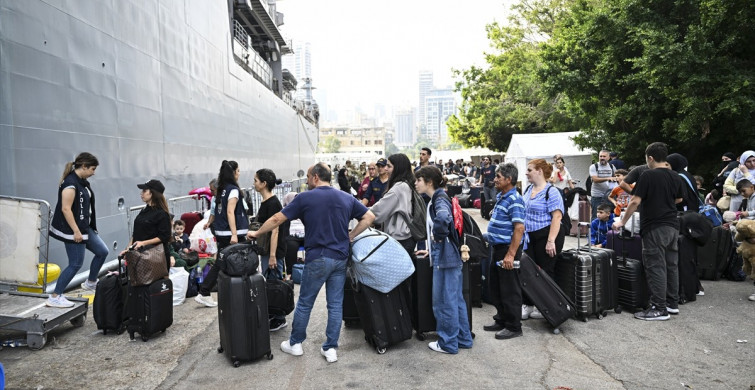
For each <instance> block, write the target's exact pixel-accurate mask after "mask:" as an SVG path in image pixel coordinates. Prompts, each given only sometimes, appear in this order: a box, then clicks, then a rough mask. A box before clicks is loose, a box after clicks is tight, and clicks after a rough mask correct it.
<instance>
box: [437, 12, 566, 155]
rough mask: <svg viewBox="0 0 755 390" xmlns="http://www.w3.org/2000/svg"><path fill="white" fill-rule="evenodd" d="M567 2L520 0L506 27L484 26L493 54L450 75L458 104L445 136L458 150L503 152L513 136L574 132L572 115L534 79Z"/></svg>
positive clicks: (497, 25)
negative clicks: (483, 64)
mask: <svg viewBox="0 0 755 390" xmlns="http://www.w3.org/2000/svg"><path fill="white" fill-rule="evenodd" d="M567 2H568V1H567V0H525V1H522V2H521V3H519V4H518V5H516V6H514V7H513V10H514V14H513V15H512V16H511V17H510V18H509V23H508V24H507V25H500V24H498V23H493V24H490V25H488V26H487V33H488V38H489V39H490V43H491V47H492V49H493V50H494V52H493V53H488V54H486V56H485V57H486V61H487V65H488V67H487V68H485V69H483V68H479V67H474V66H473V67H471V68H469V69H466V70H463V71H454V74H455V76H456V77H457V80H458V81H457V83H456V90H457V91H460V92H461V96H462V104H461V109H460V112H459V114H458V115H456V116H453V117H451V118H450V119H449V121H448V128H449V134H450V135H451V137H452V138H453V139H454V140H456V141H457V142H459V143H461V144H463V145H464V146H483V147H488V148H491V149H494V150H506V148H508V144H509V142H510V141H511V136H512V135H513V134H515V133H542V132H548V131H574V130H578V129H579V127H580V119H579V118H578V117H577V116H571V117H569V116H567V115H565V111H564V107H565V101H564V97H563V96H560V95H558V94H556V95H553V96H548V95H546V94H545V93H544V91H543V88H542V83H541V81H540V80H539V79H538V77H539V73H538V70H539V69H540V68H541V67H542V61H541V59H540V55H539V54H540V51H541V42H542V41H543V40H547V39H548V37H549V34H550V33H551V32H552V30H553V26H554V23H555V20H557V19H558V18H559V17H560V16H559V15H561V14H562V13H563V12H564V10H565V4H567Z"/></svg>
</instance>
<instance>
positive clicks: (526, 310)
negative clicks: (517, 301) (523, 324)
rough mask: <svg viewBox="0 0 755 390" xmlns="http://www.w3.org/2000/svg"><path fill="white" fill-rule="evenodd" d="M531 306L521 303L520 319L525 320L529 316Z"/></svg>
mask: <svg viewBox="0 0 755 390" xmlns="http://www.w3.org/2000/svg"><path fill="white" fill-rule="evenodd" d="M531 307H532V306H527V305H522V319H523V320H526V319H528V318H530V313H532V309H531Z"/></svg>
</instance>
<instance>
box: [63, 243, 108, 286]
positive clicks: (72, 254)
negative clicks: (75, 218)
mask: <svg viewBox="0 0 755 390" xmlns="http://www.w3.org/2000/svg"><path fill="white" fill-rule="evenodd" d="M87 234H88V235H89V240H87V242H86V243H84V242H79V243H77V242H70V243H69V242H66V243H65V244H64V245H65V247H66V254H67V255H68V266H67V267H66V269H64V270H63V272H61V273H60V277H59V278H58V282H57V283H56V284H55V294H57V295H60V294H63V291H65V289H66V287H68V283H71V280H73V277H74V276H76V273H78V272H79V269H81V266H82V265H83V264H84V255H85V253H86V252H85V251H86V250H87V249H89V251H90V252H92V253H94V258H93V259H92V263H91V264H90V265H89V277H88V278H87V279H88V280H97V276H98V275H99V274H100V268H102V264H105V259H106V258H107V255H108V253H109V251H108V249H107V245H105V243H104V242H103V241H102V239H101V238H100V236H98V235H97V233H95V231H94V230H92V229H91V228H90V229H88V230H87Z"/></svg>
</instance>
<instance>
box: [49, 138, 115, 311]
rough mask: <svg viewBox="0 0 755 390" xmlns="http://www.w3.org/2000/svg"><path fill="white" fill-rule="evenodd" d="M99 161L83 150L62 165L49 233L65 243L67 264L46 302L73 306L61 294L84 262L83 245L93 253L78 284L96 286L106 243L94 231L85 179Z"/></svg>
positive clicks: (90, 196) (90, 194) (90, 195)
mask: <svg viewBox="0 0 755 390" xmlns="http://www.w3.org/2000/svg"><path fill="white" fill-rule="evenodd" d="M99 165H100V163H99V161H98V160H97V157H95V156H94V155H92V154H90V153H86V152H84V153H81V154H79V155H78V156H76V159H75V160H74V161H72V162H69V163H67V164H66V167H65V169H63V177H61V179H60V186H59V187H58V204H57V205H56V206H55V214H53V217H52V225H51V226H50V235H51V236H52V237H53V238H56V239H58V240H60V241H63V242H64V243H65V248H66V254H67V255H68V266H67V267H66V269H64V270H63V272H61V273H60V278H59V279H58V282H57V283H56V285H55V291H54V292H53V294H52V295H50V297H49V298H48V299H47V302H46V304H47V306H51V307H72V306H73V302H71V301H69V300H67V299H66V297H64V296H63V295H62V294H63V291H64V290H65V289H66V287H68V283H71V280H72V279H73V278H74V276H76V273H77V272H79V269H80V268H81V266H82V265H83V263H84V254H85V250H86V249H88V250H89V251H90V252H92V253H94V258H93V259H92V263H91V264H90V266H89V278H88V280H87V281H85V282H84V283H82V284H81V287H82V288H83V289H85V290H94V289H95V286H96V285H97V275H98V274H99V272H100V268H102V264H103V263H104V262H105V259H106V258H107V255H108V249H107V246H106V245H105V243H104V242H103V241H102V239H101V238H100V236H99V235H98V234H97V223H96V219H97V218H96V214H95V212H94V192H93V191H92V187H91V186H90V185H89V182H88V181H87V179H88V178H90V177H92V176H94V171H95V170H96V169H97V166H99Z"/></svg>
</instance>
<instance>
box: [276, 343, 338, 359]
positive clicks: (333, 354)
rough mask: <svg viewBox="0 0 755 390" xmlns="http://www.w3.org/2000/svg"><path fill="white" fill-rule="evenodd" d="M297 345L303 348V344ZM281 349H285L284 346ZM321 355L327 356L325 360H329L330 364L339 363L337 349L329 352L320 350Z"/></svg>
mask: <svg viewBox="0 0 755 390" xmlns="http://www.w3.org/2000/svg"><path fill="white" fill-rule="evenodd" d="M286 342H287V341H286ZM297 345H299V346H301V344H297ZM281 348H283V346H281ZM320 355H322V356H325V360H327V361H328V363H335V362H337V361H338V353H337V352H336V349H335V348H331V349H329V350H327V351H326V350H324V349H322V348H320Z"/></svg>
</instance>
